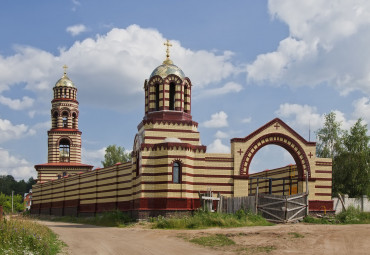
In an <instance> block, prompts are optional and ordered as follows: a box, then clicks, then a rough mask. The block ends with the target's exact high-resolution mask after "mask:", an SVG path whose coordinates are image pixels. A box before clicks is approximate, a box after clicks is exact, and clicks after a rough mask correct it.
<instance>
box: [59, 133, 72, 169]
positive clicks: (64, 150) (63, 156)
mask: <svg viewBox="0 0 370 255" xmlns="http://www.w3.org/2000/svg"><path fill="white" fill-rule="evenodd" d="M69 149H70V144H69V140H68V139H62V140H61V141H60V143H59V162H69ZM63 176H64V173H63Z"/></svg>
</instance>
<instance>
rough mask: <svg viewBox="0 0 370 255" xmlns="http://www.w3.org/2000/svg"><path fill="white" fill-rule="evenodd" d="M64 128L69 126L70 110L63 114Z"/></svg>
mask: <svg viewBox="0 0 370 255" xmlns="http://www.w3.org/2000/svg"><path fill="white" fill-rule="evenodd" d="M62 120H63V128H68V112H63V114H62Z"/></svg>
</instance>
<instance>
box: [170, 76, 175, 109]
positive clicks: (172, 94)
mask: <svg viewBox="0 0 370 255" xmlns="http://www.w3.org/2000/svg"><path fill="white" fill-rule="evenodd" d="M175 95H176V84H175V83H173V82H171V83H170V110H175Z"/></svg>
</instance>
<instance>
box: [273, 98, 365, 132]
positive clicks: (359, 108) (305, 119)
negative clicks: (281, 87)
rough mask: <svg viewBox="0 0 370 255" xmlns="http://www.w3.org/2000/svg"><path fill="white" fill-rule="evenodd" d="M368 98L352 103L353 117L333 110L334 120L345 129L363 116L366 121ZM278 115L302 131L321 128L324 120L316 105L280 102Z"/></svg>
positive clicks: (323, 115)
mask: <svg viewBox="0 0 370 255" xmlns="http://www.w3.org/2000/svg"><path fill="white" fill-rule="evenodd" d="M368 101H369V99H368V98H361V99H359V100H356V101H354V103H353V105H354V107H355V109H354V112H353V114H352V115H353V116H354V117H355V118H354V119H351V118H348V117H346V116H345V114H344V113H343V112H341V111H338V110H333V112H334V113H335V114H336V121H337V122H340V123H341V127H342V128H343V129H345V130H349V129H350V128H351V127H352V126H353V124H355V122H356V121H357V119H358V118H360V117H361V118H363V119H364V121H365V122H367V123H369V122H368V119H367V118H368V117H369V114H370V105H369V104H368ZM275 113H276V114H277V115H278V116H279V117H282V118H284V119H288V120H287V123H288V125H290V126H292V127H293V128H294V129H297V130H299V131H301V132H303V133H306V132H307V131H308V128H309V127H311V131H316V130H318V129H319V128H322V127H323V125H324V122H325V114H326V113H323V114H319V113H317V109H316V107H312V106H309V105H299V104H288V103H285V104H282V105H280V107H279V110H277V111H276V112H275Z"/></svg>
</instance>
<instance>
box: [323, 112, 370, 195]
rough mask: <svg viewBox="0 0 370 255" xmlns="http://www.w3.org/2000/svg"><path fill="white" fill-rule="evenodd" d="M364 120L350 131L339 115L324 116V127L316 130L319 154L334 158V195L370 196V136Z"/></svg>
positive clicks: (359, 121)
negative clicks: (338, 118) (339, 119)
mask: <svg viewBox="0 0 370 255" xmlns="http://www.w3.org/2000/svg"><path fill="white" fill-rule="evenodd" d="M367 133H368V129H367V125H366V124H363V121H362V119H361V118H360V119H358V120H357V121H356V123H355V124H354V125H353V126H352V127H351V128H350V129H349V130H348V131H347V130H344V129H343V128H342V123H341V122H339V121H337V119H336V114H335V113H334V112H331V113H329V114H327V115H325V122H324V126H323V127H322V128H321V129H319V130H318V131H317V138H318V139H317V140H318V141H317V148H316V154H317V156H318V157H322V158H332V160H333V179H332V188H333V196H334V195H337V194H338V193H340V194H348V195H349V196H350V197H360V196H362V195H367V196H368V197H369V196H370V147H369V143H370V136H369V135H368V134H367Z"/></svg>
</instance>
